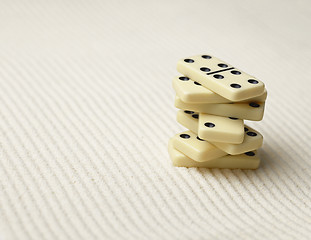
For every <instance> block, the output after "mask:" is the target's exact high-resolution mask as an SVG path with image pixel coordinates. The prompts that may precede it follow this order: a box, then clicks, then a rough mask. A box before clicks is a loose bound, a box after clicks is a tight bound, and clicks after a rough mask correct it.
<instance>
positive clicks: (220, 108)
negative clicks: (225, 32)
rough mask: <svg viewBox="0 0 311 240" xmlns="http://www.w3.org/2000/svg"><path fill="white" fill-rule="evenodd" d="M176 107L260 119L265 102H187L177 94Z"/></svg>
mask: <svg viewBox="0 0 311 240" xmlns="http://www.w3.org/2000/svg"><path fill="white" fill-rule="evenodd" d="M175 107H177V108H179V109H182V110H191V111H195V112H199V113H208V114H214V115H218V116H224V117H235V118H241V119H245V120H252V121H260V120H261V119H262V118H263V114H264V109H265V103H264V102H262V103H260V102H258V103H257V102H251V103H211V104H206V103H185V102H183V101H181V99H180V98H179V97H178V96H176V97H175Z"/></svg>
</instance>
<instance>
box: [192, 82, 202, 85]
mask: <svg viewBox="0 0 311 240" xmlns="http://www.w3.org/2000/svg"><path fill="white" fill-rule="evenodd" d="M193 83H194V84H195V85H199V86H201V83H198V82H193Z"/></svg>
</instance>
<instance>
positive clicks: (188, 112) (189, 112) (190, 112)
mask: <svg viewBox="0 0 311 240" xmlns="http://www.w3.org/2000/svg"><path fill="white" fill-rule="evenodd" d="M184 113H187V114H194V112H192V111H188V110H185V111H184Z"/></svg>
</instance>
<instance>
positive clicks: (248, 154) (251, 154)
mask: <svg viewBox="0 0 311 240" xmlns="http://www.w3.org/2000/svg"><path fill="white" fill-rule="evenodd" d="M245 155H247V156H251V157H252V156H255V153H254V152H246V153H245Z"/></svg>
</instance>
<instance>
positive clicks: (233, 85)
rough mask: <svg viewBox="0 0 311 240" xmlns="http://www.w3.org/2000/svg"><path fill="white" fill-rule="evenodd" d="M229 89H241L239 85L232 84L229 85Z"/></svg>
mask: <svg viewBox="0 0 311 240" xmlns="http://www.w3.org/2000/svg"><path fill="white" fill-rule="evenodd" d="M230 87H232V88H241V85H240V84H237V83H232V84H230Z"/></svg>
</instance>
